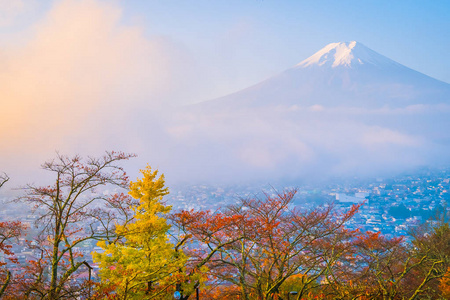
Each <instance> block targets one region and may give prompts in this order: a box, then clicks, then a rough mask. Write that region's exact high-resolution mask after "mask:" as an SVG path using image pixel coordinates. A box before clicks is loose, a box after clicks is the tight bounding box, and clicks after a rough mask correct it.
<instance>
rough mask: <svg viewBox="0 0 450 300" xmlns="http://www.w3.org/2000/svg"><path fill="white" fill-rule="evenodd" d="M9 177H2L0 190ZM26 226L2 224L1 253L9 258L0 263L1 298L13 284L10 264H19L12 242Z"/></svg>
mask: <svg viewBox="0 0 450 300" xmlns="http://www.w3.org/2000/svg"><path fill="white" fill-rule="evenodd" d="M8 180H9V177H8V175H7V174H6V173H3V174H2V175H0V188H1V187H3V185H4V184H5V183H6V182H8ZM25 229H26V226H25V225H23V224H22V223H21V222H18V221H13V222H0V253H2V254H3V255H4V256H6V258H7V262H1V261H0V282H2V284H1V287H0V298H2V297H3V295H5V292H6V290H7V289H8V287H9V285H10V283H11V279H12V278H11V277H12V275H11V271H10V270H9V268H8V262H9V263H12V264H17V259H16V258H15V257H14V253H13V252H12V251H11V245H10V242H11V240H13V239H17V238H19V237H20V236H21V235H22V234H23V232H24V231H25Z"/></svg>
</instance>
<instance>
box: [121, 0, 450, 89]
mask: <svg viewBox="0 0 450 300" xmlns="http://www.w3.org/2000/svg"><path fill="white" fill-rule="evenodd" d="M121 5H124V7H125V15H126V17H127V18H129V19H132V18H134V17H137V16H140V17H141V18H142V20H143V22H144V23H145V26H146V29H147V30H148V32H149V34H161V35H166V36H169V37H171V38H173V39H174V40H176V41H180V42H182V43H184V44H185V45H186V47H188V48H189V49H190V50H191V51H192V52H193V53H195V54H196V55H199V56H201V55H206V56H212V55H216V53H214V52H213V50H217V48H216V47H220V46H223V43H224V40H225V43H226V44H228V47H229V48H232V49H226V50H228V51H229V52H233V53H228V56H227V57H224V59H228V60H229V62H230V63H231V64H232V65H237V66H242V68H243V69H244V68H256V69H260V71H261V72H267V74H269V73H270V72H271V71H280V70H283V69H284V68H287V67H290V66H291V65H293V64H295V63H297V62H299V61H301V60H303V59H304V58H306V57H307V56H309V55H310V54H312V53H314V52H316V51H317V50H319V49H320V48H322V47H323V46H325V45H326V44H328V43H330V42H337V41H350V40H357V41H359V42H362V43H363V44H365V45H366V46H368V47H370V48H372V49H374V50H376V51H378V52H380V53H382V54H384V55H386V56H388V57H390V58H392V59H394V60H397V61H398V62H400V63H403V64H405V65H407V66H409V67H411V68H413V69H417V70H419V71H421V72H424V73H426V74H428V75H431V76H433V77H436V78H438V79H440V80H444V81H446V82H450V55H449V53H450V2H449V1H348V0H344V1H320V0H319V1H298V0H296V1H274V0H272V1H270V0H265V1H257V0H255V1H248V0H246V1H242V0H241V1H210V0H209V1H206V0H204V1H170V0H169V1H126V2H125V1H124V2H121ZM233 48H234V49H233ZM264 69H266V70H264Z"/></svg>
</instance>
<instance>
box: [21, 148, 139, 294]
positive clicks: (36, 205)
mask: <svg viewBox="0 0 450 300" xmlns="http://www.w3.org/2000/svg"><path fill="white" fill-rule="evenodd" d="M133 156H134V155H132V154H124V153H117V152H106V154H105V155H103V156H102V157H100V158H92V157H88V158H87V159H82V158H81V157H80V156H74V157H68V156H63V155H59V154H58V155H57V157H56V159H55V160H52V161H49V162H46V163H44V164H43V165H42V167H43V169H44V170H46V171H49V172H52V173H53V174H54V175H55V177H56V178H55V182H54V184H52V185H48V186H35V185H27V186H26V187H24V188H23V190H24V193H25V195H24V196H22V197H20V198H19V199H18V201H22V202H25V203H29V204H31V205H32V207H33V209H34V210H35V211H36V212H37V213H38V214H39V218H38V220H37V226H39V228H40V229H41V231H40V235H39V236H38V237H37V238H36V239H35V240H34V241H33V247H34V251H35V253H39V255H38V257H36V260H34V261H32V262H30V263H29V265H28V266H27V268H28V269H27V270H28V275H29V276H28V278H27V282H26V284H24V286H23V290H22V291H21V292H22V295H23V298H28V297H31V298H40V299H50V300H54V299H64V298H74V297H79V296H81V294H83V292H86V294H87V290H88V286H89V285H90V282H86V281H84V280H78V279H77V274H76V272H77V271H78V270H80V269H81V268H82V267H83V266H86V265H88V262H87V260H85V259H84V258H83V256H82V255H81V254H80V253H79V252H77V251H76V247H77V246H79V245H80V244H81V243H83V242H85V241H88V240H96V239H105V238H110V239H112V238H116V234H115V220H117V219H123V220H124V222H126V221H127V220H129V219H130V217H131V215H130V211H129V207H130V206H131V205H132V204H133V201H132V199H129V198H127V197H126V196H124V195H123V194H120V193H119V194H117V193H114V194H112V195H111V193H108V191H107V190H106V189H107V188H112V189H116V188H127V187H128V178H127V176H126V173H125V171H124V170H123V169H122V167H121V166H119V165H118V162H120V161H123V160H127V159H129V158H131V157H133Z"/></svg>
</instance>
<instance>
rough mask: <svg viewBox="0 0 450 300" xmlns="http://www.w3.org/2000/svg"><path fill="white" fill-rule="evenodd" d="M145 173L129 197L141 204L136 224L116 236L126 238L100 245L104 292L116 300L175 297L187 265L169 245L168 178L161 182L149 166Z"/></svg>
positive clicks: (122, 228) (136, 210)
mask: <svg viewBox="0 0 450 300" xmlns="http://www.w3.org/2000/svg"><path fill="white" fill-rule="evenodd" d="M141 173H142V175H143V178H142V179H138V180H137V181H136V182H131V183H130V192H129V195H130V196H131V197H133V198H135V199H138V200H139V206H137V207H133V211H134V213H135V215H134V221H133V222H130V223H127V224H124V225H117V226H116V233H117V235H118V236H122V237H123V238H121V239H117V240H115V241H113V242H108V241H101V242H99V243H98V245H99V246H100V247H101V248H103V249H104V250H105V251H104V252H103V253H95V254H94V260H95V262H96V263H98V264H99V266H100V277H101V281H102V284H101V288H102V289H103V291H105V290H106V291H108V290H110V291H112V292H111V293H109V296H113V297H114V299H142V298H143V297H145V299H154V298H158V299H163V298H164V297H165V296H168V295H173V292H174V290H175V285H176V283H177V281H178V279H177V277H178V276H177V275H178V273H179V270H182V269H183V267H184V263H185V261H186V258H185V256H184V254H183V253H182V252H180V251H177V250H176V247H175V246H174V245H173V244H172V243H170V242H169V238H168V231H169V229H170V225H169V224H168V223H167V221H166V219H165V218H164V215H165V214H167V213H168V212H169V211H170V209H171V207H170V206H166V205H164V203H163V202H162V200H163V196H165V195H167V194H168V193H169V191H168V189H167V188H166V187H165V186H164V184H165V182H164V175H161V176H160V177H159V178H158V177H157V174H158V171H153V172H152V170H151V168H150V167H149V166H148V167H147V168H146V169H145V170H141ZM105 294H106V295H105V296H108V293H105ZM171 298H172V296H170V297H169V299H171Z"/></svg>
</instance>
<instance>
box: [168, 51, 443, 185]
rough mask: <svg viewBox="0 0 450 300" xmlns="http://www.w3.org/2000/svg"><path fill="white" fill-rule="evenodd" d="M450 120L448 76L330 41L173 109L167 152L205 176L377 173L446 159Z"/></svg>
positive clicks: (170, 157) (268, 177) (240, 177)
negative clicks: (236, 87) (238, 85)
mask: <svg viewBox="0 0 450 300" xmlns="http://www.w3.org/2000/svg"><path fill="white" fill-rule="evenodd" d="M449 129H450V85H449V84H447V83H445V82H441V81H439V80H436V79H433V78H431V77H429V76H427V75H424V74H422V73H420V72H417V71H414V70H412V69H410V68H408V67H405V66H403V65H401V64H399V63H397V62H395V61H393V60H391V59H389V58H387V57H385V56H383V55H381V54H378V53H377V52H375V51H373V50H371V49H369V48H368V47H366V46H364V45H362V44H360V43H357V42H347V43H332V44H329V45H327V46H325V47H324V48H323V49H321V50H320V51H318V52H317V53H315V54H314V55H312V56H310V57H309V58H307V59H305V60H303V61H302V62H300V63H299V64H297V65H295V66H293V67H292V68H290V69H288V70H286V71H284V72H282V73H281V74H278V75H276V76H274V77H272V78H269V79H267V80H265V81H263V82H260V83H258V84H256V85H254V86H251V87H249V88H246V89H244V90H241V91H238V92H236V93H233V94H230V95H228V96H224V97H221V98H217V99H213V100H209V101H205V102H201V103H198V104H195V105H192V106H190V107H187V108H185V109H183V110H181V111H180V112H178V113H177V114H175V115H174V116H171V121H170V125H169V126H168V128H167V132H168V133H169V136H170V139H172V140H173V141H175V142H176V145H177V146H174V147H173V150H169V151H165V152H164V154H163V155H166V156H167V160H171V161H173V160H174V159H175V161H178V162H183V163H184V164H186V166H185V169H186V170H189V174H184V175H185V176H193V175H192V174H194V173H195V172H197V173H201V174H202V176H203V178H207V179H215V178H217V177H218V176H222V177H224V178H228V179H230V178H231V179H232V180H235V179H237V180H243V179H263V180H266V181H269V182H270V181H272V180H273V179H274V178H275V179H276V178H278V179H279V178H282V179H286V178H288V179H296V178H308V179H310V178H320V179H323V178H327V177H329V176H333V177H335V176H338V177H343V176H365V175H370V176H383V175H384V174H392V173H397V172H403V171H405V170H412V169H414V168H416V167H419V166H443V165H446V166H447V165H450V130H449ZM180 146H182V147H183V151H181V152H180V151H178V150H176V149H179V148H180ZM180 153H181V154H180ZM195 170H197V171H195ZM177 173H180V171H179V170H178V171H177ZM200 177H201V176H200Z"/></svg>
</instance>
